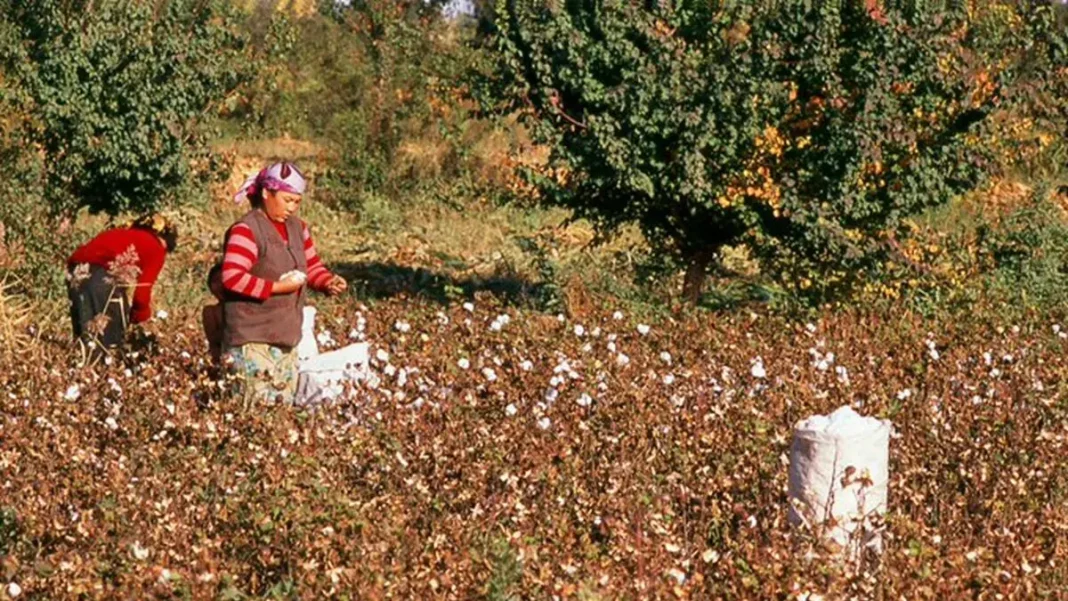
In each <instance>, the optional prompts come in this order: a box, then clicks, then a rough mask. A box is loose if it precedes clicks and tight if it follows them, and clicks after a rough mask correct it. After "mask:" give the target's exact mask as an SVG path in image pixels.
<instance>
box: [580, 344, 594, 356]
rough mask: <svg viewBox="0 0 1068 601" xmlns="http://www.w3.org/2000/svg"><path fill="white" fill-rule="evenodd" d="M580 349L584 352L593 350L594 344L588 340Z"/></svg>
mask: <svg viewBox="0 0 1068 601" xmlns="http://www.w3.org/2000/svg"><path fill="white" fill-rule="evenodd" d="M580 350H581V351H582V352H583V353H588V352H590V351H592V350H593V345H592V344H590V343H589V342H587V343H586V344H584V345H582V348H581V349H580Z"/></svg>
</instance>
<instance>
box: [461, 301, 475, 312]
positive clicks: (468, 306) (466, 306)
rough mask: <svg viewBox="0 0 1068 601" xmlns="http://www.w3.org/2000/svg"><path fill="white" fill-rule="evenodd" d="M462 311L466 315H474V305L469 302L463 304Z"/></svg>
mask: <svg viewBox="0 0 1068 601" xmlns="http://www.w3.org/2000/svg"><path fill="white" fill-rule="evenodd" d="M464 311H467V312H468V313H474V311H475V304H474V303H470V302H467V303H464Z"/></svg>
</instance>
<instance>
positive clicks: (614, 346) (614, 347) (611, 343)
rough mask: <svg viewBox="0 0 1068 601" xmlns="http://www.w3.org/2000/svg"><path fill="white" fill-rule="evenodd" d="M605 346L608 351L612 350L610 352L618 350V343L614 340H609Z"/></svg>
mask: <svg viewBox="0 0 1068 601" xmlns="http://www.w3.org/2000/svg"><path fill="white" fill-rule="evenodd" d="M605 347H606V348H607V349H608V352H610V353H614V352H616V343H614V342H609V343H608V344H607V345H605Z"/></svg>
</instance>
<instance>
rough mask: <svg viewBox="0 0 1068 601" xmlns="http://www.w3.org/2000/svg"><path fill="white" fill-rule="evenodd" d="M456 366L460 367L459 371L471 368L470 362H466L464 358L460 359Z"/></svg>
mask: <svg viewBox="0 0 1068 601" xmlns="http://www.w3.org/2000/svg"><path fill="white" fill-rule="evenodd" d="M456 365H458V366H460V369H468V368H469V367H471V362H470V361H468V360H467V358H466V357H461V358H460V360H459V361H457V362H456Z"/></svg>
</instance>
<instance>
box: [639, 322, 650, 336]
mask: <svg viewBox="0 0 1068 601" xmlns="http://www.w3.org/2000/svg"><path fill="white" fill-rule="evenodd" d="M651 329H652V328H650V327H649V326H647V325H645V324H644V323H640V324H638V333H639V334H641V335H642V336H645V335H646V334H648V333H649V331H650V330H651Z"/></svg>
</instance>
